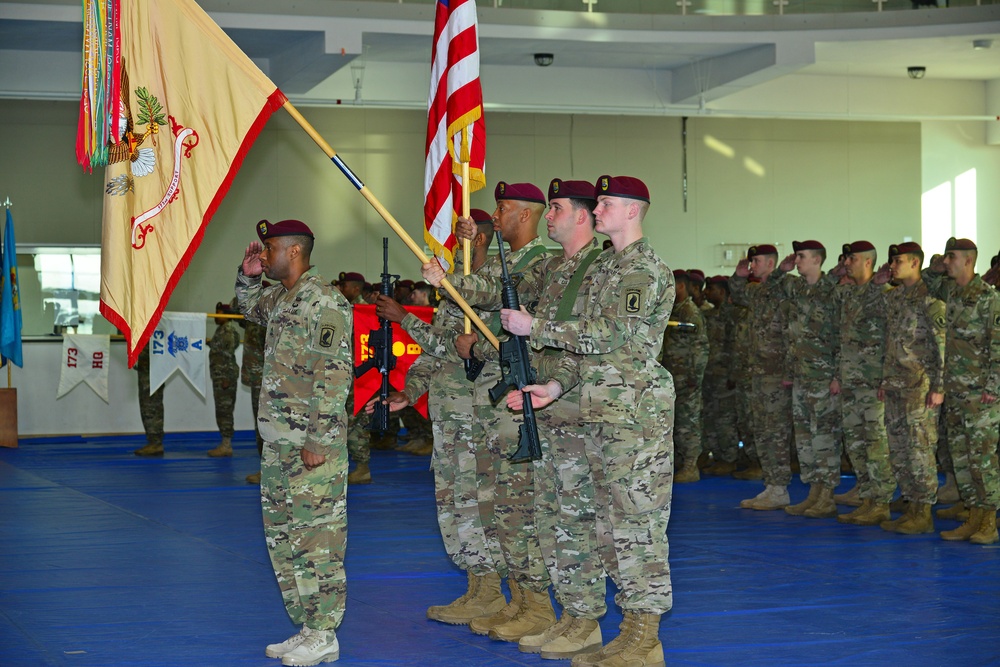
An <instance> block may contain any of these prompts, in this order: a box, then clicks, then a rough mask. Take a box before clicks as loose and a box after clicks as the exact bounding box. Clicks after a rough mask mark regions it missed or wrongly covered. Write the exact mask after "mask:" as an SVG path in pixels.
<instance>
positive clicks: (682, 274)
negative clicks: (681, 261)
mask: <svg viewBox="0 0 1000 667" xmlns="http://www.w3.org/2000/svg"><path fill="white" fill-rule="evenodd" d="M690 277H691V276H690V275H689V274H688V272H687V271H685V270H684V269H674V278H675V279H676V278H690Z"/></svg>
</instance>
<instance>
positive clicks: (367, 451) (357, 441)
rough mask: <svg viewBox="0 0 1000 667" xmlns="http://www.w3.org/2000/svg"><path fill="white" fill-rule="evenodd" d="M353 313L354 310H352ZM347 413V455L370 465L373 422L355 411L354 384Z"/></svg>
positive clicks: (354, 301)
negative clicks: (369, 429)
mask: <svg viewBox="0 0 1000 667" xmlns="http://www.w3.org/2000/svg"><path fill="white" fill-rule="evenodd" d="M363 303H365V300H364V299H362V298H361V296H360V295H359V296H358V297H356V298H355V299H354V300H353V301H351V306H352V307H353V306H356V305H358V304H363ZM352 312H353V308H352ZM354 359H357V357H356V356H355V355H354V332H353V331H352V332H351V360H352V361H351V363H352V364H353V363H354V361H353V360H354ZM344 409H345V410H346V411H347V454H348V456H349V457H350V459H351V460H352V461H354V462H355V463H368V462H369V461H370V460H371V458H372V450H371V447H369V442H370V437H371V436H370V433H369V431H368V424H369V423H370V421H371V417H369V416H368V415H366V414H365V411H364V410H363V409H359V410H358V411H357V413H355V410H354V383H353V382H352V383H351V390H350V391H349V392H347V405H346V406H345V408H344ZM395 421H397V420H396V419H395V417H390V418H389V422H390V423H391V422H395Z"/></svg>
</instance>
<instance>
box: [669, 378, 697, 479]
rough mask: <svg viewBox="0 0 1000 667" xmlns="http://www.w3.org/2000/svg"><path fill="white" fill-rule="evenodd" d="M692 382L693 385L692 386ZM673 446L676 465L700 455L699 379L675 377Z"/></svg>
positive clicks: (684, 463)
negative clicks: (696, 380) (695, 380)
mask: <svg viewBox="0 0 1000 667" xmlns="http://www.w3.org/2000/svg"><path fill="white" fill-rule="evenodd" d="M692 384H693V386H692ZM674 386H675V387H676V388H677V399H676V401H675V403H674V447H675V452H676V457H675V458H676V459H677V465H686V464H687V463H688V462H691V463H694V462H695V461H697V460H698V457H699V456H700V455H701V450H702V448H701V381H698V382H697V383H695V382H694V379H693V378H685V377H681V376H678V377H675V378H674Z"/></svg>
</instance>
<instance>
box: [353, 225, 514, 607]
mask: <svg viewBox="0 0 1000 667" xmlns="http://www.w3.org/2000/svg"><path fill="white" fill-rule="evenodd" d="M472 220H473V221H474V222H475V224H476V234H475V236H474V238H473V242H472V261H471V264H470V268H471V270H472V271H473V272H476V271H477V270H478V269H479V268H480V267H481V266H482V265H483V263H484V262H485V261H486V257H487V249H488V248H489V245H490V241H491V240H492V238H493V223H492V220H491V219H490V215H489V213H486V212H485V211H483V210H481V209H473V210H472ZM456 259H457V260H460V259H461V254H458V256H457V257H456ZM458 263H459V262H456V264H458ZM460 273H461V271H460V268H456V274H460ZM376 303H377V312H378V314H379V315H380V316H381V317H385V318H387V319H389V320H391V321H393V322H396V321H398V322H399V323H400V325H401V326H402V327H403V329H404V330H405V331H406V332H407V333H408V334H409V335H410V337H411V338H413V340H414V341H416V342H417V344H419V345H420V347H421V352H420V356H419V357H417V360H416V361H414V363H413V365H412V366H410V369H409V371H407V374H406V386H405V389H404V391H403V392H393V393H392V394H391V396H390V401H389V405H390V408H391V409H392V410H393V411H396V410H400V409H402V407H404V406H408V405H412V404H413V403H415V402H416V401H417V399H418V398H419V397H420V396H421V395H422V394H423V393H424V392H427V394H428V397H427V406H428V411H429V413H430V416H431V425H432V428H433V429H434V440H433V442H434V451H433V452H432V454H431V467H432V468H433V469H434V494H435V504H436V506H437V519H438V528H439V529H440V532H441V540H442V541H443V542H444V547H445V551H446V552H447V553H448V556H449V557H450V558H451V560H452V562H453V563H455V565H457V566H458V567H459V568H460V569H462V570H465V572H466V575H467V578H468V589H467V590H466V592H465V594H463V595H462V596H461V597H459V598H458V599H456V600H454V601H452V602H451V603H449V604H447V605H434V606H432V607H429V608H428V609H427V617H428V618H430V619H433V620H435V621H441V622H442V623H451V624H456V625H460V624H465V623H468V622H469V621H471V620H473V619H475V618H479V617H481V616H491V615H493V614H495V613H496V612H498V611H500V610H501V609H503V608H504V606H506V604H507V600H506V599H505V598H504V596H503V593H501V592H500V578H501V577H502V576H504V575H506V574H507V568H506V563H504V562H503V561H502V560H501V561H500V562H496V561H494V560H493V555H492V552H491V550H490V548H489V547H488V546H487V543H486V533H485V530H484V528H483V518H482V515H481V513H480V511H479V496H478V489H477V479H476V448H477V442H476V440H475V435H474V434H475V433H476V432H477V429H476V426H475V421H474V415H473V400H472V399H473V384H472V382H471V381H470V380H469V379H468V378H467V377H466V371H465V366H464V365H463V361H462V359H461V358H460V357H459V356H458V352H457V350H456V349H455V338H456V337H457V336H458V335H459V334H460V333H462V331H463V329H464V326H463V325H464V316H463V314H462V312H461V310H460V309H459V308H458V306H456V305H455V304H453V303H451V302H443V303H442V304H441V305H440V306H439V307H438V309H437V312H436V313H435V314H434V319H433V321H432V322H431V323H430V324H428V323H427V322H424V321H423V320H421V319H420V318H418V317H417V316H416V315H414V314H412V313H409V312H407V311H406V310H405V309H404V308H402V306H400V305H399V304H398V303H396V301H394V300H393V299H390V298H388V297H385V296H381V295H380V296H379V297H378V300H377V302H376ZM375 400H377V398H373V399H372V401H370V403H369V406H367V407H366V409H369V410H371V409H372V408H371V406H372V405H373V404H374V402H375Z"/></svg>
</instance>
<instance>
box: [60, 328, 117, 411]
mask: <svg viewBox="0 0 1000 667" xmlns="http://www.w3.org/2000/svg"><path fill="white" fill-rule="evenodd" d="M110 363H111V337H110V336H107V335H105V336H84V335H78V334H64V335H63V351H62V372H61V373H60V374H59V390H58V393H57V394H56V398H57V399H58V398H62V397H63V396H65V395H66V394H67V393H69V391H70V390H71V389H73V387H75V386H76V385H78V384H80V383H81V382H86V383H87V385H88V386H89V387H90V388H91V389H93V390H94V393H96V394H97V395H98V396H100V397H101V398H103V399H104V402H105V403H107V402H108V366H109V365H110Z"/></svg>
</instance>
